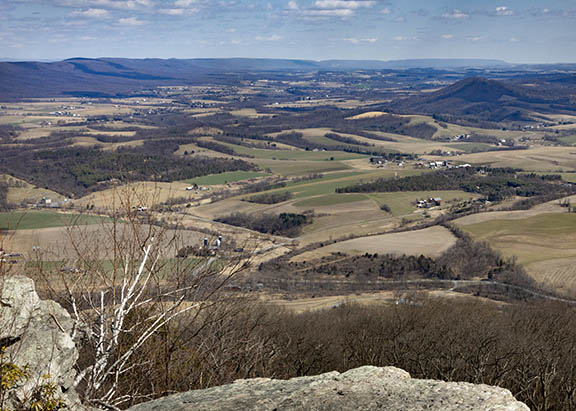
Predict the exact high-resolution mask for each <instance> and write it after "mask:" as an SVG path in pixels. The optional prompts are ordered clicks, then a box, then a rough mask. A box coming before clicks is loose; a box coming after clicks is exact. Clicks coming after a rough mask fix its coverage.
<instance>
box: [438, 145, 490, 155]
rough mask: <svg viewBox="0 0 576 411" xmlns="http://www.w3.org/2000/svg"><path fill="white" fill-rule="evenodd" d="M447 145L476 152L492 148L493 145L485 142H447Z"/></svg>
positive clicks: (467, 151)
mask: <svg viewBox="0 0 576 411" xmlns="http://www.w3.org/2000/svg"><path fill="white" fill-rule="evenodd" d="M446 146H447V147H450V148H455V149H457V150H462V151H465V152H466V153H477V152H480V151H490V150H494V148H495V147H494V146H493V145H491V144H486V143H448V144H446Z"/></svg>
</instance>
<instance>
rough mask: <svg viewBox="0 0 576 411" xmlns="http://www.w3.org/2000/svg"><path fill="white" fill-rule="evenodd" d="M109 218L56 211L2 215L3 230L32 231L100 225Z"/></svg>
mask: <svg viewBox="0 0 576 411" xmlns="http://www.w3.org/2000/svg"><path fill="white" fill-rule="evenodd" d="M106 219H107V217H99V216H91V215H84V214H64V213H58V212H55V211H25V212H24V211H14V212H9V213H0V229H1V230H8V229H10V230H31V229H39V228H49V227H65V226H72V225H87V224H98V223H101V222H102V221H103V220H106Z"/></svg>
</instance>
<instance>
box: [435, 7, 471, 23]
mask: <svg viewBox="0 0 576 411" xmlns="http://www.w3.org/2000/svg"><path fill="white" fill-rule="evenodd" d="M442 17H444V18H445V19H455V20H460V19H467V18H468V17H470V15H469V14H468V13H465V12H463V11H462V10H458V9H454V10H452V11H450V12H448V13H444V14H442Z"/></svg>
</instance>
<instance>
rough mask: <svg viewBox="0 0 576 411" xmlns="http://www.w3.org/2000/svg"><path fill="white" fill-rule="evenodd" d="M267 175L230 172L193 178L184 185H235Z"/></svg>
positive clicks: (256, 172) (251, 172)
mask: <svg viewBox="0 0 576 411" xmlns="http://www.w3.org/2000/svg"><path fill="white" fill-rule="evenodd" d="M267 175H269V174H267V173H263V172H258V171H230V172H227V173H221V174H211V175H208V176H203V177H197V178H191V179H189V180H184V181H183V183H187V184H198V185H205V186H209V185H216V184H225V183H233V182H236V181H242V180H248V179H251V178H258V177H263V176H267Z"/></svg>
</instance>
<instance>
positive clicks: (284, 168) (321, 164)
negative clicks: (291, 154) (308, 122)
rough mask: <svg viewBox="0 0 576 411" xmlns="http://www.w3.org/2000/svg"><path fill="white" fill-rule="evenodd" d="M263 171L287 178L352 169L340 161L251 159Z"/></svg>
mask: <svg viewBox="0 0 576 411" xmlns="http://www.w3.org/2000/svg"><path fill="white" fill-rule="evenodd" d="M250 162H251V163H255V164H257V165H258V167H260V168H262V169H265V170H266V169H270V170H271V171H272V173H274V174H278V175H281V176H286V177H293V176H305V175H308V174H313V173H328V172H332V171H342V170H348V169H350V168H351V167H350V166H348V165H346V164H344V163H342V162H340V161H295V160H266V159H256V160H253V159H250Z"/></svg>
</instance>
